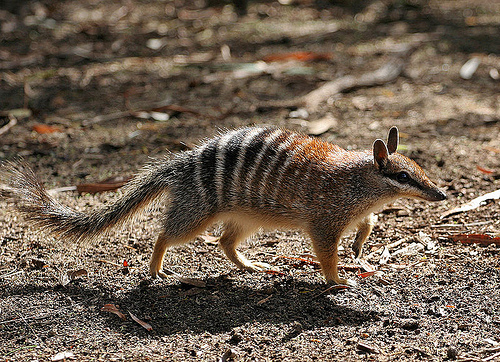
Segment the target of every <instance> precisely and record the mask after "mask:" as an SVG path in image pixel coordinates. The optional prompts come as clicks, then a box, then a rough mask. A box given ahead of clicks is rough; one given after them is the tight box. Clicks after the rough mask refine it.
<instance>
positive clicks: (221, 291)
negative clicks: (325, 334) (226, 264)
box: [1, 275, 379, 338]
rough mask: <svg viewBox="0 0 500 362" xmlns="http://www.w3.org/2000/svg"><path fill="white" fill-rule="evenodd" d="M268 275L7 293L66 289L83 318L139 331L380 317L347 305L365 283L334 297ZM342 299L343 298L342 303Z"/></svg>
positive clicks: (20, 291)
mask: <svg viewBox="0 0 500 362" xmlns="http://www.w3.org/2000/svg"><path fill="white" fill-rule="evenodd" d="M266 281H267V283H257V284H260V285H261V284H265V286H260V287H259V286H258V285H257V286H253V285H251V283H249V284H245V285H243V286H242V285H241V284H239V285H237V284H238V283H235V282H233V281H232V280H231V279H229V278H228V277H227V276H226V275H222V276H219V277H216V278H211V279H208V280H207V287H206V288H195V287H191V286H186V285H182V284H179V283H177V282H175V281H173V280H169V281H162V282H151V281H149V279H144V280H143V281H142V282H141V283H139V285H137V286H136V287H133V288H130V289H127V290H123V291H121V292H119V293H116V292H112V293H110V291H112V290H115V291H116V289H119V288H116V286H110V285H109V283H108V284H105V281H104V280H94V281H93V282H92V283H89V282H88V281H86V280H85V279H80V280H76V281H73V282H71V283H70V284H68V285H65V286H62V285H55V286H54V287H53V288H51V287H42V286H40V285H37V286H35V285H33V284H26V285H24V286H21V287H20V288H19V286H17V287H15V288H13V289H11V290H10V291H9V288H7V290H4V291H3V293H1V294H3V295H4V296H5V295H9V294H16V295H21V296H24V297H26V298H27V299H29V298H31V297H30V295H33V296H34V295H40V294H41V295H43V296H44V298H54V299H57V298H60V294H62V295H65V298H67V299H68V300H73V301H78V303H79V304H80V305H85V306H86V307H87V308H86V309H85V310H84V311H82V312H81V313H80V314H81V315H80V317H79V319H82V320H85V319H87V320H88V318H91V319H95V318H96V312H97V313H100V316H99V317H97V318H100V319H101V320H102V321H103V322H104V323H105V324H107V325H108V327H109V328H110V329H114V330H116V331H117V332H122V331H123V328H124V326H125V325H127V324H128V325H129V326H130V328H128V327H127V328H126V329H127V331H128V333H132V334H136V335H138V336H145V335H147V334H149V335H156V336H165V335H173V334H176V333H196V334H202V333H205V332H208V333H212V334H218V333H227V332H230V331H232V330H234V329H235V328H237V327H239V326H243V325H245V324H248V323H254V322H257V323H260V324H272V325H277V326H280V328H281V326H283V328H288V329H290V327H287V326H290V325H296V326H297V325H298V326H300V328H299V330H300V331H302V330H311V329H314V328H318V327H326V326H338V325H359V324H363V323H365V322H368V321H374V320H378V319H379V316H378V313H377V312H375V311H371V310H366V309H365V310H363V311H361V310H357V309H355V308H351V307H348V306H346V305H345V304H346V303H345V301H347V302H348V301H349V300H353V299H359V298H363V296H362V295H361V294H360V292H361V290H362V289H356V288H355V289H351V290H347V291H333V292H332V293H334V294H336V295H334V296H333V298H332V296H329V292H328V293H323V292H324V291H325V290H326V289H327V288H328V286H327V285H326V284H323V283H316V284H312V283H307V282H303V281H297V280H295V279H292V278H281V277H277V276H270V278H269V279H267V280H266ZM269 281H270V282H271V283H270V284H269ZM256 282H257V281H256ZM51 295H52V297H51ZM58 295H59V296H58ZM338 300H341V303H342V304H340V303H336V301H338ZM107 303H113V304H116V305H119V308H120V310H121V311H122V312H123V313H124V314H125V315H126V316H127V320H125V321H123V320H121V319H119V318H118V317H116V316H115V315H113V314H111V313H105V312H99V310H100V308H101V307H102V306H104V305H105V304H107ZM127 312H131V313H133V314H134V315H136V316H137V317H138V318H140V319H142V320H144V321H145V322H147V323H149V324H151V325H152V326H153V330H152V331H150V332H147V331H146V330H145V329H143V328H141V327H140V326H139V325H138V324H136V323H135V322H134V321H132V320H131V318H128V313H127ZM60 317H61V319H63V318H64V316H60ZM300 331H297V330H296V329H293V328H292V329H291V331H290V333H287V337H285V338H293V337H294V336H295V335H296V334H297V333H300Z"/></svg>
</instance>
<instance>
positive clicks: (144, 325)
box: [128, 312, 153, 331]
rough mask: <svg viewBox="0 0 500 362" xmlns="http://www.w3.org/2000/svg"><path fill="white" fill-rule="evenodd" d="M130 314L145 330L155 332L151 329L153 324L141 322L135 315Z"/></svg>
mask: <svg viewBox="0 0 500 362" xmlns="http://www.w3.org/2000/svg"><path fill="white" fill-rule="evenodd" d="M128 314H130V317H131V318H132V319H133V320H134V321H135V322H137V323H139V324H140V325H141V326H142V327H143V328H145V329H146V330H148V331H152V330H153V327H151V324H149V323H146V322H144V321H141V320H140V319H139V318H137V317H136V316H135V315H133V314H132V313H130V312H128Z"/></svg>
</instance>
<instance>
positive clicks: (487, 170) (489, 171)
mask: <svg viewBox="0 0 500 362" xmlns="http://www.w3.org/2000/svg"><path fill="white" fill-rule="evenodd" d="M476 168H477V169H478V171H480V172H482V173H484V174H485V175H491V174H492V173H495V171H494V170H490V169H489V168H485V167H481V166H476Z"/></svg>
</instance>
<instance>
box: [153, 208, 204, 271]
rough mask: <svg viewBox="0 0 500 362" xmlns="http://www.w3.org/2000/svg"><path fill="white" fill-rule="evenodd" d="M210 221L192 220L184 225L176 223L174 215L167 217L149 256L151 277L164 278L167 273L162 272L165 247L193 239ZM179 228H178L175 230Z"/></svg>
mask: <svg viewBox="0 0 500 362" xmlns="http://www.w3.org/2000/svg"><path fill="white" fill-rule="evenodd" d="M171 216H173V215H171ZM209 223H210V220H205V221H202V222H200V221H193V222H192V223H191V224H189V225H186V224H185V223H184V225H183V224H179V223H176V219H175V217H171V218H167V224H166V225H165V227H164V229H163V230H162V231H161V233H160V235H158V239H157V240H156V244H155V247H154V250H153V255H152V256H151V262H150V263H149V271H150V273H151V276H152V277H153V278H157V277H161V278H166V277H167V275H166V274H165V273H164V272H162V269H163V257H164V255H165V252H166V251H167V248H169V247H172V246H175V245H180V244H184V243H186V242H188V241H190V240H192V239H194V238H195V237H196V236H197V235H198V234H200V233H201V232H203V230H205V229H206V228H207V226H208V224H209ZM176 229H180V230H176Z"/></svg>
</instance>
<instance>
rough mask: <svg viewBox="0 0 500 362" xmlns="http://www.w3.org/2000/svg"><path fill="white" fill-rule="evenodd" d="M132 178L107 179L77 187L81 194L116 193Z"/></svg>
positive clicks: (116, 177) (117, 177)
mask: <svg viewBox="0 0 500 362" xmlns="http://www.w3.org/2000/svg"><path fill="white" fill-rule="evenodd" d="M131 178H132V177H131V176H115V177H110V178H107V179H105V180H103V181H99V182H96V183H89V184H80V185H77V186H76V190H77V191H78V192H79V193H89V194H95V193H98V192H105V191H115V190H117V189H119V188H120V187H122V186H123V185H125V184H126V183H127V182H128V181H129V180H130V179H131Z"/></svg>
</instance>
